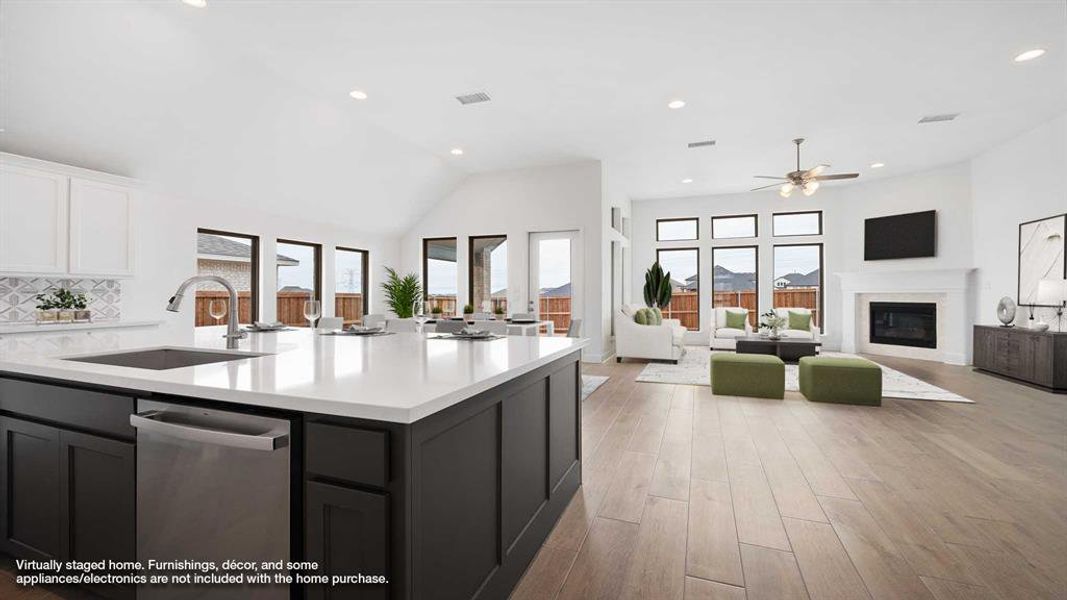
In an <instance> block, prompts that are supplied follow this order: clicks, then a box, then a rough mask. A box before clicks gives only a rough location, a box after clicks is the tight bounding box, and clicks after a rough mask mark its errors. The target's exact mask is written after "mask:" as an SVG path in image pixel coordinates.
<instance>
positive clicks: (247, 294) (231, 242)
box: [196, 229, 259, 327]
mask: <svg viewBox="0 0 1067 600" xmlns="http://www.w3.org/2000/svg"><path fill="white" fill-rule="evenodd" d="M196 272H197V274H198V275H218V276H219V277H222V278H223V279H225V280H227V281H229V282H230V283H231V284H233V287H234V288H236V289H237V306H238V308H237V322H238V323H245V324H248V323H251V322H252V321H254V320H256V319H257V318H259V238H258V237H256V236H253V235H242V234H239V233H228V232H225V231H215V230H213V229H197V230H196ZM229 299H230V294H229V292H227V291H226V288H224V287H222V286H221V285H219V284H217V283H201V284H198V285H197V286H196V326H197V327H203V326H205V325H215V324H216V322H215V319H214V318H212V317H211V301H212V300H221V301H222V302H223V303H228V302H229ZM230 310H231V307H230V306H226V316H225V317H223V318H221V319H219V321H218V324H220V325H221V324H223V323H226V322H228V320H229V318H230Z"/></svg>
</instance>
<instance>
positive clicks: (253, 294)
mask: <svg viewBox="0 0 1067 600" xmlns="http://www.w3.org/2000/svg"><path fill="white" fill-rule="evenodd" d="M196 233H197V234H201V233H204V234H207V235H219V236H225V237H236V238H241V239H246V240H251V241H252V256H250V257H249V260H250V261H251V262H252V270H251V272H250V273H249V280H250V281H251V283H252V289H251V290H250V296H249V300H250V301H251V306H252V310H251V315H249V316H250V321H251V322H252V323H255V322H256V321H258V320H259V298H260V296H259V287H260V280H259V256H260V255H259V236H258V235H251V234H247V233H235V232H233V231H223V230H221V229H209V228H207V227H197V228H196ZM199 270H200V269H199V268H197V271H198V274H199ZM237 310H238V315H237V323H238V324H240V322H241V315H240V306H238V308H237Z"/></svg>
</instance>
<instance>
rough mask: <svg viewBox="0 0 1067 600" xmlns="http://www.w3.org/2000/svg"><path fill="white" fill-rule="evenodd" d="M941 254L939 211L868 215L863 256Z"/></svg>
mask: <svg viewBox="0 0 1067 600" xmlns="http://www.w3.org/2000/svg"><path fill="white" fill-rule="evenodd" d="M936 254H937V211H936V210H927V211H923V212H916V213H908V214H904V215H892V216H888V217H877V218H874V219H867V220H866V221H865V222H864V227H863V260H890V259H894V258H919V257H923V256H936Z"/></svg>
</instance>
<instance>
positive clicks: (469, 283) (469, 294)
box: [457, 234, 511, 312]
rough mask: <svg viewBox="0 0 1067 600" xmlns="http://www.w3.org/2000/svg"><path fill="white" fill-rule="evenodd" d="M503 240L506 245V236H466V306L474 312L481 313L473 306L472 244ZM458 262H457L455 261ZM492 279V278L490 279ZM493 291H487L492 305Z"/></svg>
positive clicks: (509, 274) (509, 276) (509, 273)
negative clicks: (476, 241) (469, 306)
mask: <svg viewBox="0 0 1067 600" xmlns="http://www.w3.org/2000/svg"><path fill="white" fill-rule="evenodd" d="M499 238H503V239H504V243H507V241H508V236H507V234H500V235H471V236H467V304H470V305H471V306H474V308H475V311H474V312H481V311H479V310H478V307H477V306H475V305H474V242H475V240H495V239H499ZM457 262H458V260H457ZM507 276H508V279H510V278H511V272H510V271H508V273H507ZM490 279H492V277H490ZM492 294H493V291H492V290H489V297H490V304H492Z"/></svg>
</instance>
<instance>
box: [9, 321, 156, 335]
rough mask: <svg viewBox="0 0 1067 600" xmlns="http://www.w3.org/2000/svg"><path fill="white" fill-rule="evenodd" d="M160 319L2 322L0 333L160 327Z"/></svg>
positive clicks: (44, 333)
mask: <svg viewBox="0 0 1067 600" xmlns="http://www.w3.org/2000/svg"><path fill="white" fill-rule="evenodd" d="M159 324H160V321H93V322H91V323H49V324H45V325H38V324H36V323H2V324H0V335H17V334H29V333H35V334H42V335H46V334H53V333H63V332H67V331H92V330H95V329H125V328H128V327H158V326H159Z"/></svg>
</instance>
